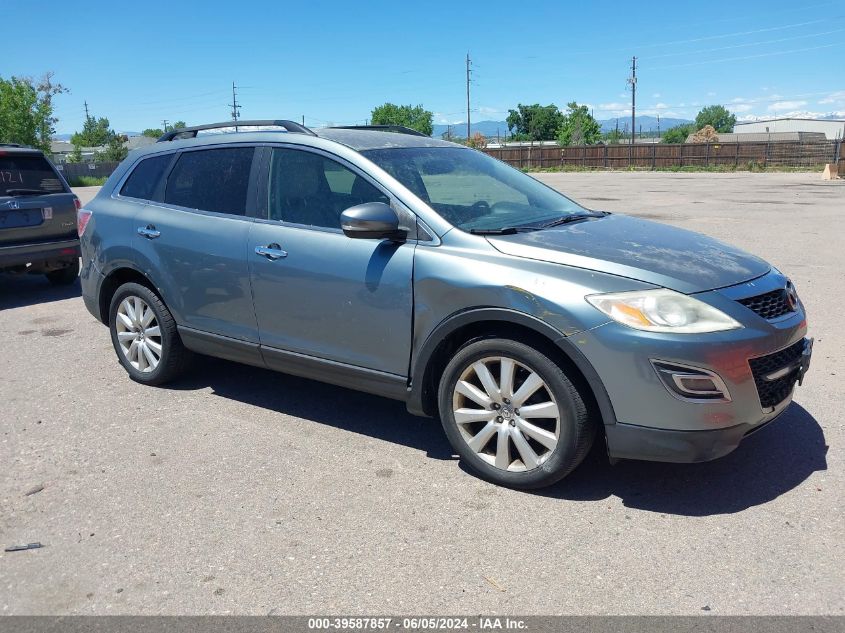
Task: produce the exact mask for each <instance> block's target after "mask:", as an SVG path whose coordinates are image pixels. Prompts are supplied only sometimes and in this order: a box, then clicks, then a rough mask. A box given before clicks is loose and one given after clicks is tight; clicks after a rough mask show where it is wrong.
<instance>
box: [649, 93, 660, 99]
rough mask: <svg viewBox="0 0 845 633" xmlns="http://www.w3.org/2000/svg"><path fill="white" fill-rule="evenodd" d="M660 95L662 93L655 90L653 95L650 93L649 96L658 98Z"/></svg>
mask: <svg viewBox="0 0 845 633" xmlns="http://www.w3.org/2000/svg"><path fill="white" fill-rule="evenodd" d="M661 96H662V95H661V94H660V93H659V92H655V93H654V94H653V95H651V98H652V99H659V98H660V97H661Z"/></svg>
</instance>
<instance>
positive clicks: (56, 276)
mask: <svg viewBox="0 0 845 633" xmlns="http://www.w3.org/2000/svg"><path fill="white" fill-rule="evenodd" d="M44 276H45V277H47V281H49V282H50V283H51V284H53V285H54V286H69V285H70V284H72V283H75V282H76V280H77V279H78V278H79V260H78V259H77V260H76V261H75V262H74V263H72V264H71V265H70V266H65V267H64V268H60V269H59V270H54V271H51V272H49V273H44Z"/></svg>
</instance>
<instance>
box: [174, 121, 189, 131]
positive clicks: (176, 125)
mask: <svg viewBox="0 0 845 633" xmlns="http://www.w3.org/2000/svg"><path fill="white" fill-rule="evenodd" d="M183 127H188V124H187V123H185V122H184V121H176V123H174V124H173V125H171V126H170V129H171V130H178V129H180V128H183Z"/></svg>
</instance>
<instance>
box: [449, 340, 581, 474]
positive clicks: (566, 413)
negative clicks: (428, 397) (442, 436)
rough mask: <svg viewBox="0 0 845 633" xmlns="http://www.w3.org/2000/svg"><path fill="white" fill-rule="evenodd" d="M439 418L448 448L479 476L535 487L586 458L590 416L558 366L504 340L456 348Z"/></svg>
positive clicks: (528, 349)
mask: <svg viewBox="0 0 845 633" xmlns="http://www.w3.org/2000/svg"><path fill="white" fill-rule="evenodd" d="M438 400H439V410H440V419H441V421H442V423H443V428H444V430H445V431H446V435H447V436H448V437H449V441H450V442H451V444H452V447H453V448H454V449H455V450H456V451H457V453H458V455H460V457H461V459H462V460H463V461H464V463H466V464H467V465H468V466H470V467H471V468H472V469H473V470H474V471H476V472H477V473H478V474H479V475H480V476H481V477H482V478H484V479H487V480H488V481H491V482H493V483H496V484H500V485H504V486H509V487H512V488H526V489H527V488H541V487H543V486H548V485H550V484H553V483H555V482H556V481H558V480H560V479H562V478H563V477H565V476H566V475H568V474H569V473H570V472H571V471H572V470H573V469H574V468H575V467H576V466H577V465H578V464H579V463H580V462H581V461H582V460H583V459H584V457H585V456H586V454H587V452H588V451H589V449H590V446H591V445H592V442H593V438H594V436H595V431H596V425H595V421H594V420H593V419H592V418H591V416H590V415H589V414H588V411H587V407H586V405H585V403H584V398H583V397H582V395H581V393H580V392H579V391H578V389H577V388H576V387H575V385H574V384H573V382H572V381H571V380H570V379H569V377H568V376H567V375H566V373H565V372H564V371H563V369H561V367H560V366H559V365H558V364H556V363H555V362H554V361H552V360H551V359H549V358H548V357H547V356H546V355H544V354H543V353H541V352H540V351H538V350H537V349H535V348H533V347H530V346H529V345H525V344H524V343H520V342H517V341H512V340H508V339H496V338H490V339H482V340H478V341H474V342H470V343H469V344H467V345H465V346H464V347H462V348H461V349H460V350H459V351H458V352H457V354H455V356H454V358H453V359H452V361H451V362H450V363H449V364H448V365H447V367H446V369H445V371H444V372H443V375H442V378H441V381H440V388H439V394H438Z"/></svg>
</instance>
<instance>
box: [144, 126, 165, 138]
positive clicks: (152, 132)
mask: <svg viewBox="0 0 845 633" xmlns="http://www.w3.org/2000/svg"><path fill="white" fill-rule="evenodd" d="M162 134H164V130H161V129H160V128H155V127H148V128H147V129H146V130H144V131H143V132H141V136H149V137H150V138H158V137H159V136H161V135H162Z"/></svg>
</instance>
